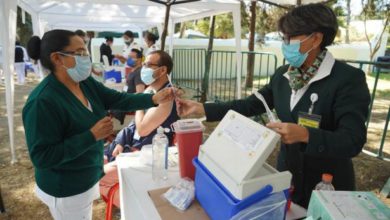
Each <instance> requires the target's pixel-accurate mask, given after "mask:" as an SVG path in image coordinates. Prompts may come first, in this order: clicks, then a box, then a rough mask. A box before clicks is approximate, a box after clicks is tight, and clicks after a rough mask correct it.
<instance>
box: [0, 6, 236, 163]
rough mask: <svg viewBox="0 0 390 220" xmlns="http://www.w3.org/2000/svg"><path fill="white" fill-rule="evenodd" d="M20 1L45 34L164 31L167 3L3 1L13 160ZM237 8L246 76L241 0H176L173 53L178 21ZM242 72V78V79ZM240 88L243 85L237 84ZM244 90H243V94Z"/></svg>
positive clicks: (37, 31)
mask: <svg viewBox="0 0 390 220" xmlns="http://www.w3.org/2000/svg"><path fill="white" fill-rule="evenodd" d="M17 6H19V7H21V8H22V9H23V10H24V11H26V12H28V13H29V14H30V15H31V18H32V23H33V33H34V35H37V36H40V37H42V36H43V34H44V32H45V31H46V30H51V29H59V28H61V29H69V30H76V29H84V30H94V31H120V32H123V31H125V30H132V31H135V32H138V33H139V36H142V31H144V30H147V29H149V28H150V27H157V28H158V29H159V32H160V33H161V32H162V24H163V22H164V19H165V8H166V6H165V5H163V4H159V3H156V2H153V1H148V0H66V1H65V0H2V1H0V11H1V17H0V18H1V19H0V22H1V23H0V27H1V34H2V38H1V39H2V42H1V44H2V45H3V59H4V60H3V69H4V74H5V84H6V104H7V117H8V128H9V137H10V148H11V154H12V160H11V163H14V162H16V154H15V148H14V120H13V117H14V82H13V74H12V73H13V71H14V66H13V63H14V53H15V35H16V17H17V16H16V13H17ZM227 12H232V14H233V20H234V33H235V37H236V47H237V50H236V51H237V76H241V73H240V68H239V67H240V66H241V56H240V52H241V25H240V20H241V15H240V4H239V1H236V0H199V1H193V2H190V1H186V0H184V1H183V0H177V1H176V4H173V5H172V6H171V9H170V17H169V22H168V32H169V35H170V38H169V40H170V42H169V45H170V47H169V51H170V53H171V54H172V50H173V48H172V45H173V39H174V38H173V34H174V24H176V23H180V22H184V21H189V20H195V19H200V18H204V17H209V16H213V15H218V14H223V13H227ZM240 80H241V77H237V83H239V84H240V83H241V82H240ZM238 88H239V89H240V86H238ZM240 93H241V92H240V91H239V92H238V94H240Z"/></svg>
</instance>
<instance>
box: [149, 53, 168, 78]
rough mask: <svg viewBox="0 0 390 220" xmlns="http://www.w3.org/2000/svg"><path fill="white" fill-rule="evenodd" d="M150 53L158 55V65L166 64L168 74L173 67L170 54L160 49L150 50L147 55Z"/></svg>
mask: <svg viewBox="0 0 390 220" xmlns="http://www.w3.org/2000/svg"><path fill="white" fill-rule="evenodd" d="M152 54H158V55H159V59H158V66H166V67H167V73H168V74H170V73H171V71H172V68H173V61H172V58H171V56H170V55H169V54H168V53H167V52H165V51H162V50H156V51H152V52H150V53H149V54H148V56H149V55H152Z"/></svg>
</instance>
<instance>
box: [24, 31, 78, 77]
mask: <svg viewBox="0 0 390 220" xmlns="http://www.w3.org/2000/svg"><path fill="white" fill-rule="evenodd" d="M73 36H76V34H75V33H74V32H72V31H67V30H52V31H48V32H46V33H45V34H44V35H43V37H42V40H41V39H40V38H39V37H38V36H33V37H31V38H30V40H29V41H28V43H27V53H28V55H29V56H30V57H31V58H32V59H34V60H40V61H41V64H42V66H44V67H45V68H46V69H48V70H50V71H51V72H54V69H55V68H54V65H53V63H52V62H51V59H50V54H51V53H53V52H58V51H62V50H63V49H64V48H65V47H67V46H69V45H70V38H71V37H73Z"/></svg>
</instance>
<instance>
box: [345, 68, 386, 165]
mask: <svg viewBox="0 0 390 220" xmlns="http://www.w3.org/2000/svg"><path fill="white" fill-rule="evenodd" d="M341 61H344V62H346V63H348V64H350V65H353V66H355V67H357V68H359V69H361V70H363V71H365V72H368V73H370V74H371V75H374V82H373V84H372V85H369V87H371V86H372V89H371V91H370V93H371V103H370V106H369V111H368V117H367V122H366V126H367V130H368V132H374V131H375V130H376V131H379V133H381V134H379V136H381V139H380V141H379V142H380V143H379V147H378V148H377V149H375V148H372V149H369V150H367V149H364V150H363V151H364V152H365V153H367V154H369V155H372V156H375V157H378V158H380V159H385V160H390V158H389V157H386V156H385V153H384V152H383V151H384V146H385V143H386V138H388V137H387V136H386V134H387V129H388V124H389V120H390V99H389V98H388V97H386V95H383V96H384V97H379V98H378V97H377V90H378V86H381V84H382V83H386V82H385V80H384V79H381V76H383V75H384V74H390V73H386V72H387V71H388V70H389V69H390V64H389V63H384V62H368V61H359V60H341ZM384 91H385V92H386V91H387V92H389V95H390V88H386V89H385V90H384ZM378 102H380V105H379V104H378V105H376V103H378ZM386 111H387V114H386ZM383 116H385V117H383ZM373 122H376V123H375V125H372V126H369V125H370V123H373ZM378 124H379V125H378ZM381 124H384V126H383V129H379V128H378V126H379V127H380V125H381ZM381 130H382V132H381Z"/></svg>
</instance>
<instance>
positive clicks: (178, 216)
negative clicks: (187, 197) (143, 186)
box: [148, 187, 210, 220]
mask: <svg viewBox="0 0 390 220" xmlns="http://www.w3.org/2000/svg"><path fill="white" fill-rule="evenodd" d="M168 189H169V187H168V188H161V189H156V190H151V191H148V194H149V196H150V198H151V199H152V201H153V203H154V205H155V206H156V209H157V211H158V213H159V214H160V217H161V219H162V220H182V219H186V220H209V219H210V218H209V217H208V216H207V214H206V212H205V211H204V210H203V208H202V207H201V206H200V204H199V202H198V201H197V200H195V201H194V202H193V203H192V205H191V206H190V207H189V208H188V209H187V210H186V211H184V212H181V211H178V210H177V209H175V208H174V207H173V206H172V205H171V204H169V202H168V201H166V200H165V199H163V198H162V197H161V195H162V194H164V193H165V192H166V191H168Z"/></svg>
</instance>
